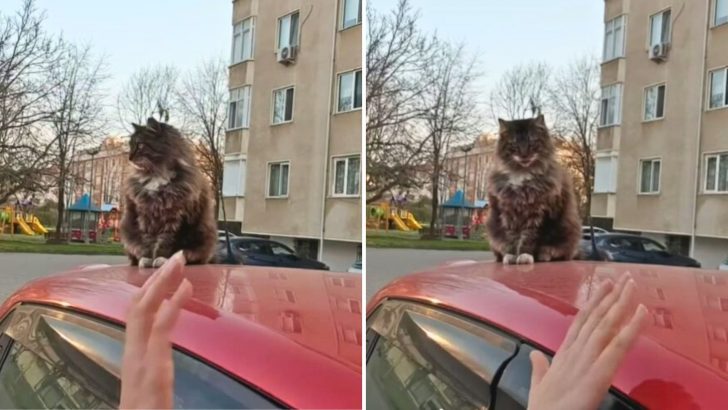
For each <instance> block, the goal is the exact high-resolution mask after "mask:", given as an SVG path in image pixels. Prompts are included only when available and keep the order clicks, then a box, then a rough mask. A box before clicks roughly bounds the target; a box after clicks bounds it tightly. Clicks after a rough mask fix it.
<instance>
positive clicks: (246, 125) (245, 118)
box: [225, 84, 253, 131]
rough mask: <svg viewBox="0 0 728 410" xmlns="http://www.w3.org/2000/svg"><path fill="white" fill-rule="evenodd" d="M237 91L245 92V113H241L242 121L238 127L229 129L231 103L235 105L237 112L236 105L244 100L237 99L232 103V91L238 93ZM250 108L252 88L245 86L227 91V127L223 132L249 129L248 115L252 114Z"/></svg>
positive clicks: (249, 85) (251, 105)
mask: <svg viewBox="0 0 728 410" xmlns="http://www.w3.org/2000/svg"><path fill="white" fill-rule="evenodd" d="M238 90H247V110H245V112H244V113H243V114H244V115H243V121H242V122H241V124H240V126H237V127H233V128H230V121H231V120H232V118H233V116H232V115H231V105H232V104H233V103H235V104H236V107H235V108H236V110H237V104H238V103H240V102H242V101H245V99H237V100H234V101H233V99H232V93H233V91H238ZM252 107H253V86H252V85H251V84H245V85H242V86H240V87H235V88H231V89H229V90H228V111H227V115H228V119H227V125H226V128H225V131H237V130H246V129H250V114H251V112H252Z"/></svg>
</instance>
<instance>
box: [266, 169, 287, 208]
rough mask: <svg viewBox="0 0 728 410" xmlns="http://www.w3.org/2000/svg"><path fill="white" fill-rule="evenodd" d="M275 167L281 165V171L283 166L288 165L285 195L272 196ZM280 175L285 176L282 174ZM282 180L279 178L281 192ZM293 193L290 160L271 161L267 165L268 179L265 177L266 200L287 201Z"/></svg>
mask: <svg viewBox="0 0 728 410" xmlns="http://www.w3.org/2000/svg"><path fill="white" fill-rule="evenodd" d="M274 165H280V166H281V169H282V166H283V165H287V166H288V168H287V170H286V172H287V175H286V193H285V195H271V194H270V192H271V185H270V184H271V182H272V181H271V176H272V174H273V166H274ZM280 175H283V174H282V173H281V174H280ZM280 179H282V178H281V177H279V191H280V186H282V185H281V184H280ZM290 193H291V161H290V160H282V161H269V162H267V163H266V177H265V198H266V199H287V198H288V196H289V195H290Z"/></svg>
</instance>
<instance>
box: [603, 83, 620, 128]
mask: <svg viewBox="0 0 728 410" xmlns="http://www.w3.org/2000/svg"><path fill="white" fill-rule="evenodd" d="M621 112H622V85H621V84H614V85H610V86H608V87H604V88H602V102H601V115H600V118H599V125H600V126H602V127H607V126H610V125H619V122H620V117H621Z"/></svg>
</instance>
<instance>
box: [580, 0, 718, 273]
mask: <svg viewBox="0 0 728 410" xmlns="http://www.w3.org/2000/svg"><path fill="white" fill-rule="evenodd" d="M604 4H605V19H604V21H605V23H604V24H605V36H604V56H603V63H602V73H601V83H602V99H601V117H600V128H599V132H598V136H597V159H596V174H595V184H594V195H593V199H592V209H591V213H592V216H594V217H595V219H596V220H597V221H599V222H600V223H601V224H606V225H608V226H609V227H612V228H613V229H615V230H620V231H629V232H635V233H640V234H642V235H645V236H650V237H653V238H655V239H658V240H660V241H662V242H663V243H666V244H667V245H668V247H670V248H671V249H673V250H676V251H679V252H682V253H684V254H689V255H691V256H693V257H695V258H696V259H698V260H699V261H701V263H702V264H703V266H704V267H708V268H715V267H716V266H717V265H718V264H719V263H720V261H721V260H723V259H725V258H726V257H728V83H727V81H728V71H727V70H728V0H694V1H677V0H652V1H633V0H632V1H630V0H605V2H604Z"/></svg>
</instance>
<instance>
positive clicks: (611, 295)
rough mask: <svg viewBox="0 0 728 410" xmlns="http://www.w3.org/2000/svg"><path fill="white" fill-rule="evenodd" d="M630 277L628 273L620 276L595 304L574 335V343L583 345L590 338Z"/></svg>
mask: <svg viewBox="0 0 728 410" xmlns="http://www.w3.org/2000/svg"><path fill="white" fill-rule="evenodd" d="M629 278H630V276H629V274H628V273H625V274H624V275H622V276H620V277H619V279H618V280H617V283H616V284H614V287H613V288H612V290H611V291H609V292H608V293H607V295H606V296H604V297H603V298H602V300H601V301H600V302H599V303H598V304H597V306H596V307H595V308H594V310H592V311H591V312H590V313H589V317H587V318H586V321H585V322H584V325H583V326H582V327H581V329H580V330H579V333H578V334H577V335H576V339H577V341H576V343H579V344H582V345H585V344H586V343H587V341H588V340H589V338H591V336H592V334H593V333H594V329H596V327H597V326H598V325H599V323H600V322H601V321H602V319H604V316H605V315H606V314H607V312H609V309H610V308H611V307H612V305H614V303H615V302H616V301H617V300H618V299H619V296H620V295H621V294H622V292H623V291H624V287H625V286H626V284H627V281H628V280H629Z"/></svg>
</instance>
